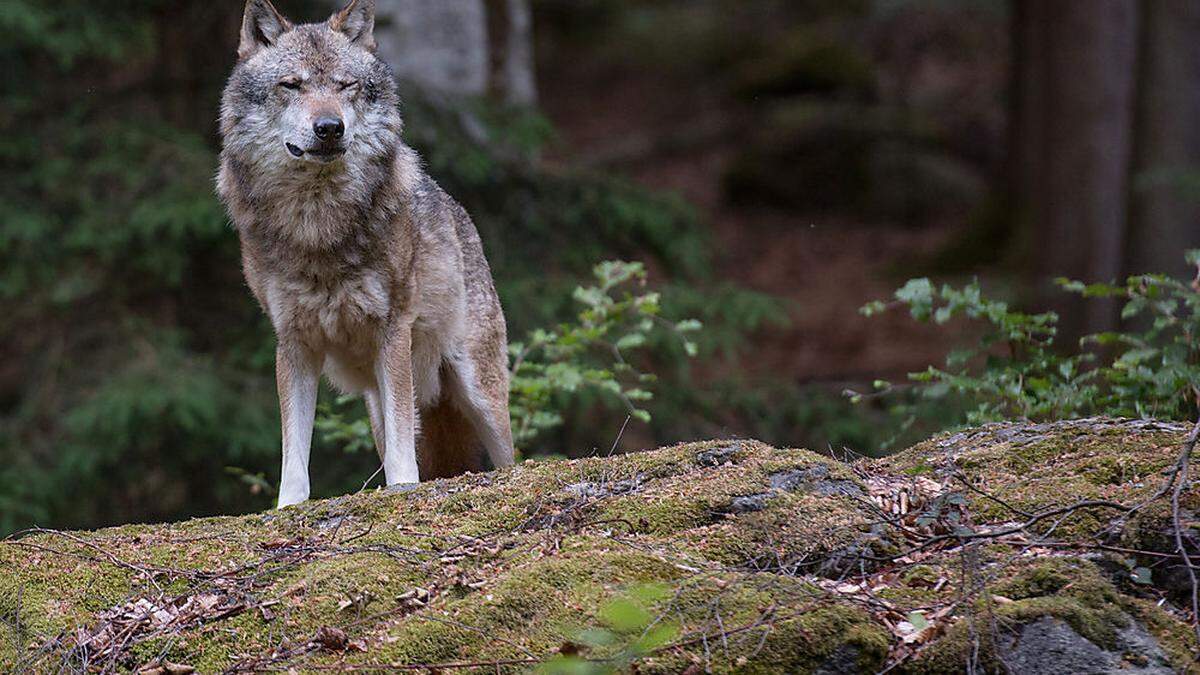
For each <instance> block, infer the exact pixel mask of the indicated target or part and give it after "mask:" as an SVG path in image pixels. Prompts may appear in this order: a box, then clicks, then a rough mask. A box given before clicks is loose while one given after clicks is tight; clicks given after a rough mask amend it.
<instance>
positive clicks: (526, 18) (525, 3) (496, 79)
mask: <svg viewBox="0 0 1200 675" xmlns="http://www.w3.org/2000/svg"><path fill="white" fill-rule="evenodd" d="M488 23H489V25H490V27H491V42H492V91H493V93H494V94H496V95H497V97H498V98H500V99H501V100H503V101H504V102H505V103H508V104H511V105H519V106H526V107H531V106H534V105H536V104H537V82H536V79H535V77H534V68H533V12H532V11H531V9H530V7H529V0H488Z"/></svg>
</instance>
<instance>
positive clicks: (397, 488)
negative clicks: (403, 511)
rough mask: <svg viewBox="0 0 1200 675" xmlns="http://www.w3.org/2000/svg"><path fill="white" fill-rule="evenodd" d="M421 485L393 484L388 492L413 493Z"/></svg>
mask: <svg viewBox="0 0 1200 675" xmlns="http://www.w3.org/2000/svg"><path fill="white" fill-rule="evenodd" d="M418 485H420V483H392V484H391V485H389V486H387V491H388V492H412V491H413V490H416V489H417V486H418Z"/></svg>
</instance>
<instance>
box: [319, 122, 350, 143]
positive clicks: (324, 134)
mask: <svg viewBox="0 0 1200 675" xmlns="http://www.w3.org/2000/svg"><path fill="white" fill-rule="evenodd" d="M313 133H314V134H316V135H317V138H319V139H321V140H323V141H328V140H330V139H337V138H341V137H342V134H345V133H346V125H344V124H342V120H340V119H338V118H336V117H319V118H317V121H316V122H313Z"/></svg>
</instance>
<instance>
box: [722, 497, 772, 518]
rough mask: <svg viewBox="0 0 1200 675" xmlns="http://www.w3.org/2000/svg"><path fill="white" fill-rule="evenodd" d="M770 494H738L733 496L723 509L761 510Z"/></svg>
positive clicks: (733, 511)
mask: <svg viewBox="0 0 1200 675" xmlns="http://www.w3.org/2000/svg"><path fill="white" fill-rule="evenodd" d="M770 497H771V495H769V494H767V493H765V492H760V493H759V494H755V495H740V496H737V497H734V498H733V500H732V501H731V502H729V506H727V507H726V508H725V510H724V512H725V513H752V512H754V511H762V510H763V509H765V508H767V499H769V498H770Z"/></svg>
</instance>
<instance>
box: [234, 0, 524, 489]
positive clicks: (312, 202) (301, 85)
mask: <svg viewBox="0 0 1200 675" xmlns="http://www.w3.org/2000/svg"><path fill="white" fill-rule="evenodd" d="M374 25H375V6H374V0H352V1H351V2H350V3H349V4H348V5H346V6H345V7H344V8H343V9H341V10H340V11H338V12H336V13H334V14H333V15H332V16H331V17H330V18H329V19H328V20H327V21H325V22H324V23H318V24H304V25H296V24H294V23H292V22H291V21H289V20H288V19H287V18H285V17H284V16H283V14H281V13H280V12H279V11H278V10H277V9H276V8H275V7H274V6H273V5H272V4H271V2H270V1H269V0H248V2H247V3H246V6H245V10H244V13H243V18H242V25H241V36H240V40H239V44H238V49H237V63H236V65H235V66H234V68H233V71H232V73H231V75H230V77H229V80H228V83H227V84H226V87H225V90H224V94H223V95H222V99H221V112H220V133H221V138H222V149H221V154H220V169H219V171H218V174H217V192H218V194H219V195H220V197H221V200H222V201H223V202H224V204H225V207H226V209H227V210H228V213H229V216H230V219H231V220H232V222H233V224H234V227H235V228H236V230H237V233H238V237H239V240H240V242H241V254H242V269H243V273H244V275H245V278H246V282H247V285H248V286H249V287H250V290H251V292H252V293H253V295H254V297H255V298H256V299H257V300H258V303H259V304H260V305H261V306H262V308H263V310H264V311H265V312H266V314H267V316H268V317H269V318H270V321H271V324H272V326H273V328H274V330H275V335H276V338H277V346H276V350H275V375H276V384H277V386H278V390H279V407H280V418H281V421H282V426H283V463H282V470H281V476H280V484H279V503H278V504H279V506H280V507H283V506H287V505H290V504H295V503H298V502H302V501H304V500H306V499H308V497H309V487H310V486H309V472H308V460H309V450H310V445H311V441H312V431H313V418H314V415H315V408H316V400H317V387H318V383H319V379H320V376H321V373H322V372H324V373H325V375H326V376H327V377H328V379H329V380H330V381H331V382H332V383H333V385H334V386H335V387H337V388H339V389H341V390H342V391H345V392H348V393H356V394H361V395H362V396H363V397H364V398H365V399H366V406H367V411H368V415H369V417H370V422H371V431H372V435H373V436H374V440H375V447H376V449H377V450H378V451H379V456H380V459H381V461H382V463H383V471H384V475H385V478H386V481H387V484H388V485H389V486H398V487H399V489H404V488H403V487H402V486H406V485H410V484H414V483H416V482H418V481H419V480H422V479H429V478H436V477H447V476H453V475H457V474H460V473H463V472H466V471H478V470H482V469H484V468H485V467H484V457H485V455H486V458H487V460H488V461H490V463H491V464H492V465H493V466H495V467H497V468H502V467H506V466H509V465H511V464H512V462H513V443H512V433H511V430H510V427H509V414H508V387H509V382H508V369H507V340H506V334H505V323H504V313H503V311H502V310H501V307H500V301H499V299H498V298H497V295H496V290H495V287H494V284H493V281H492V275H491V271H490V269H489V267H488V263H487V260H486V258H485V257H484V254H483V247H482V245H481V243H480V240H479V234H478V233H477V232H476V230H475V226H474V224H473V223H472V221H471V219H470V217H469V216H468V215H467V213H466V211H465V210H464V209H463V208H462V207H461V206H460V205H459V204H458V203H456V202H455V201H454V200H453V199H451V198H450V197H449V196H448V195H447V194H446V193H445V192H444V191H443V190H442V189H441V188H440V187H439V186H438V184H437V183H435V182H434V181H433V179H432V178H430V177H429V175H428V174H426V173H425V171H424V170H423V168H422V164H421V160H420V158H419V157H418V156H417V153H416V152H414V151H413V150H412V149H411V148H410V147H408V146H407V145H405V144H404V142H403V141H402V140H401V132H402V130H403V122H402V119H401V115H400V101H399V96H398V94H397V88H396V83H395V81H394V78H393V77H392V73H391V71H390V70H389V68H388V66H387V64H385V63H384V62H383V61H382V60H380V59H379V58H377V57H376V55H375V38H374Z"/></svg>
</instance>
